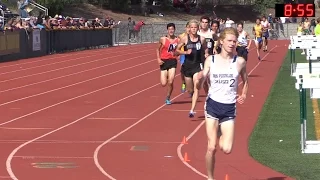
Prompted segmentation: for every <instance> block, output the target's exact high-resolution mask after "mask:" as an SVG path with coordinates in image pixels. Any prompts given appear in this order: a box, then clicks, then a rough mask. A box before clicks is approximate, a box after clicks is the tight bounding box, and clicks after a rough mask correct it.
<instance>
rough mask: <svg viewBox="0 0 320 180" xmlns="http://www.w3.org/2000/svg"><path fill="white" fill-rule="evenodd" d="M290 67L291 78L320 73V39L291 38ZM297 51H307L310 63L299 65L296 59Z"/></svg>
mask: <svg viewBox="0 0 320 180" xmlns="http://www.w3.org/2000/svg"><path fill="white" fill-rule="evenodd" d="M288 49H289V50H290V65H291V76H293V77H295V76H296V75H297V74H305V73H308V72H309V73H312V72H320V61H319V60H320V51H319V49H320V37H316V36H314V35H303V36H290V45H289V46H288ZM296 49H301V50H302V49H305V50H306V60H307V61H308V63H297V62H296V57H295V50H296Z"/></svg>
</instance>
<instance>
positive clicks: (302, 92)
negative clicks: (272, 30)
mask: <svg viewBox="0 0 320 180" xmlns="http://www.w3.org/2000/svg"><path fill="white" fill-rule="evenodd" d="M289 49H290V61H291V76H294V77H295V78H296V83H295V88H296V89H297V90H299V100H300V133H301V134H300V138H301V140H300V145H301V153H305V154H310V153H320V141H317V140H308V138H307V89H310V98H311V99H320V63H316V62H314V61H318V57H320V53H318V52H317V51H319V50H320V38H317V37H315V36H312V35H311V36H310V35H307V36H291V37H290V45H289ZM296 49H301V50H302V49H306V51H307V57H306V60H307V61H308V63H296V62H295V50H296Z"/></svg>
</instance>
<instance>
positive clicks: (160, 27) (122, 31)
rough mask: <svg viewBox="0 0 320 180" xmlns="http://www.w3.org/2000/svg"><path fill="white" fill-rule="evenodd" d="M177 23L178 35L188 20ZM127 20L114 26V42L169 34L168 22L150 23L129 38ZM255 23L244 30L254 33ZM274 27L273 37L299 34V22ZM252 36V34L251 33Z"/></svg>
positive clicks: (148, 40) (149, 39)
mask: <svg viewBox="0 0 320 180" xmlns="http://www.w3.org/2000/svg"><path fill="white" fill-rule="evenodd" d="M173 23H175V25H176V35H178V34H180V33H183V32H184V30H185V25H186V23H187V21H173ZM127 24H128V23H127V22H121V23H120V24H119V25H117V26H116V27H115V28H114V35H113V36H114V44H115V45H126V44H141V43H155V42H158V41H159V38H160V37H161V36H163V35H166V34H167V32H166V31H167V30H166V25H167V22H156V23H148V22H145V25H144V26H142V27H141V29H140V31H138V32H137V33H136V38H135V39H133V38H132V39H131V40H129V29H128V25H127ZM253 26H254V24H253V23H245V24H244V30H245V31H246V32H248V33H249V34H252V27H253ZM273 27H274V29H273V30H272V31H270V36H271V37H270V38H271V39H279V40H281V39H289V37H290V36H291V35H296V34H297V27H298V24H296V23H285V24H280V23H279V24H277V23H274V24H273ZM251 37H252V35H251Z"/></svg>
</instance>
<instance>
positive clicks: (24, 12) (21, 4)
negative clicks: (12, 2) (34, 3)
mask: <svg viewBox="0 0 320 180" xmlns="http://www.w3.org/2000/svg"><path fill="white" fill-rule="evenodd" d="M28 4H29V1H28V0H26V1H24V0H18V1H17V6H18V12H19V16H21V18H27V17H28V12H27V10H26V7H27V6H28Z"/></svg>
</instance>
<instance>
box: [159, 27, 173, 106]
mask: <svg viewBox="0 0 320 180" xmlns="http://www.w3.org/2000/svg"><path fill="white" fill-rule="evenodd" d="M175 29H176V26H175V24H173V23H169V24H167V30H168V35H167V36H164V37H161V38H160V41H159V47H158V48H157V60H158V64H159V65H160V82H161V85H162V86H163V87H166V86H167V97H166V100H165V103H166V104H167V105H170V104H171V101H170V96H171V93H172V90H173V81H174V77H175V74H176V68H177V56H176V55H175V51H176V47H177V45H178V38H177V37H176V36H175V35H174V32H175Z"/></svg>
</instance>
